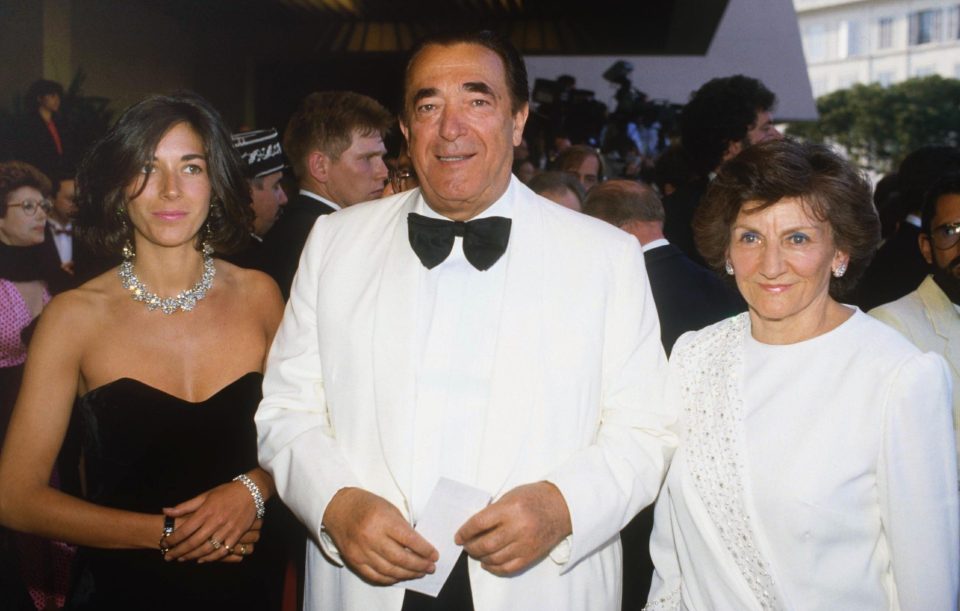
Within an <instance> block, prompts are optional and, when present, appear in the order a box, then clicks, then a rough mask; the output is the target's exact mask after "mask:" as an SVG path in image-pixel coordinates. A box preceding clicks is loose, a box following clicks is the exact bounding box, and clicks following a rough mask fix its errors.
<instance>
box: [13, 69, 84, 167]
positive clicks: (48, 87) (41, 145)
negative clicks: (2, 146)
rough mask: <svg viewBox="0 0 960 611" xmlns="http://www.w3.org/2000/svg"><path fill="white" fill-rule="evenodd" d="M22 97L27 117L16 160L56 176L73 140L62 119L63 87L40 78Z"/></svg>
mask: <svg viewBox="0 0 960 611" xmlns="http://www.w3.org/2000/svg"><path fill="white" fill-rule="evenodd" d="M23 97H24V107H25V110H26V114H25V115H24V116H23V117H21V119H20V125H19V126H18V128H17V134H16V136H15V140H16V143H15V146H14V151H13V154H14V158H16V159H18V160H20V161H25V162H27V163H29V164H31V165H33V166H34V167H36V168H38V169H39V170H40V171H42V172H43V173H45V174H46V175H47V176H52V175H54V174H57V173H59V172H61V171H62V170H63V169H64V167H63V166H64V160H65V159H69V158H70V156H71V153H72V150H71V142H70V137H69V135H68V134H67V133H66V132H65V130H64V126H63V123H62V122H61V121H60V120H59V117H60V105H61V103H62V102H63V87H62V86H61V85H60V83H58V82H56V81H50V80H47V79H39V80H36V81H34V82H33V83H31V84H30V87H29V88H28V89H27V91H26V93H25V94H24V96H23Z"/></svg>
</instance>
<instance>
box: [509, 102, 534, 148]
mask: <svg viewBox="0 0 960 611" xmlns="http://www.w3.org/2000/svg"><path fill="white" fill-rule="evenodd" d="M529 114H530V105H529V104H527V103H524V104H523V106H521V107H520V110H518V111H517V112H516V114H514V115H513V146H519V145H520V141H521V140H523V126H524V125H526V124H527V117H528V116H529Z"/></svg>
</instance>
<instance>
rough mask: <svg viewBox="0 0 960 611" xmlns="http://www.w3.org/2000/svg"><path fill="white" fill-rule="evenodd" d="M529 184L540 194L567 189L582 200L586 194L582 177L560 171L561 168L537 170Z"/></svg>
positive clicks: (578, 199) (532, 189)
mask: <svg viewBox="0 0 960 611" xmlns="http://www.w3.org/2000/svg"><path fill="white" fill-rule="evenodd" d="M527 186H528V187H530V190H531V191H533V192H534V193H536V194H538V195H543V194H544V193H548V192H550V191H562V190H564V189H566V190H568V191H570V192H571V193H573V194H574V195H576V196H577V201H580V202H582V201H583V198H584V195H585V193H584V190H583V185H582V184H580V179H578V178H577V177H576V176H575V175H573V174H571V173H570V172H560V171H559V170H547V171H545V172H537V173H536V174H535V175H534V177H533V178H531V179H530V182H528V183H527Z"/></svg>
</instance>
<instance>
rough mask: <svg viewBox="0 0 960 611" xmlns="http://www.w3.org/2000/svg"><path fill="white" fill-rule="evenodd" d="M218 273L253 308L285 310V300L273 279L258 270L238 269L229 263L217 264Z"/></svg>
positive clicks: (219, 262) (220, 262)
mask: <svg viewBox="0 0 960 611" xmlns="http://www.w3.org/2000/svg"><path fill="white" fill-rule="evenodd" d="M217 273H218V274H222V275H223V276H224V283H225V284H227V285H228V286H230V288H231V290H233V291H236V292H237V294H238V296H239V297H240V298H241V299H243V300H244V302H245V303H247V304H248V305H250V306H252V307H257V308H269V309H275V308H278V307H279V309H281V310H282V309H283V298H282V297H281V296H280V289H279V288H278V287H277V283H276V282H275V281H274V279H273V278H271V277H270V276H268V275H267V274H265V273H263V272H261V271H260V270H256V269H247V268H245V267H238V266H236V265H233V264H232V263H229V262H227V261H218V262H217Z"/></svg>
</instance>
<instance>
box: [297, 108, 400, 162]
mask: <svg viewBox="0 0 960 611" xmlns="http://www.w3.org/2000/svg"><path fill="white" fill-rule="evenodd" d="M393 121H394V119H393V115H391V114H390V111H388V110H387V109H386V108H384V106H383V105H382V104H380V102H378V101H376V100H374V99H373V98H371V97H369V96H365V95H363V94H361V93H355V92H353V91H319V92H314V93H311V94H310V95H308V96H307V97H306V98H304V99H303V101H302V102H301V103H300V106H299V107H298V108H297V110H296V111H295V112H294V113H293V116H291V117H290V120H289V121H288V122H287V127H286V129H285V130H284V132H283V150H284V152H285V153H286V155H287V159H288V160H289V161H290V165H291V166H292V167H293V173H294V174H295V175H296V176H297V178H303V177H304V176H306V175H307V174H308V172H307V158H308V157H309V155H310V153H311V152H312V151H320V152H322V153H323V154H324V155H326V156H328V157H330V158H331V159H333V160H337V159H339V158H340V155H342V154H343V152H344V151H346V150H347V149H348V148H350V144H351V143H352V142H353V135H354V133H358V134H360V135H361V136H373V135H379V136H381V137H383V136H386V134H387V132H388V131H390V127H391V126H392V125H393Z"/></svg>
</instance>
